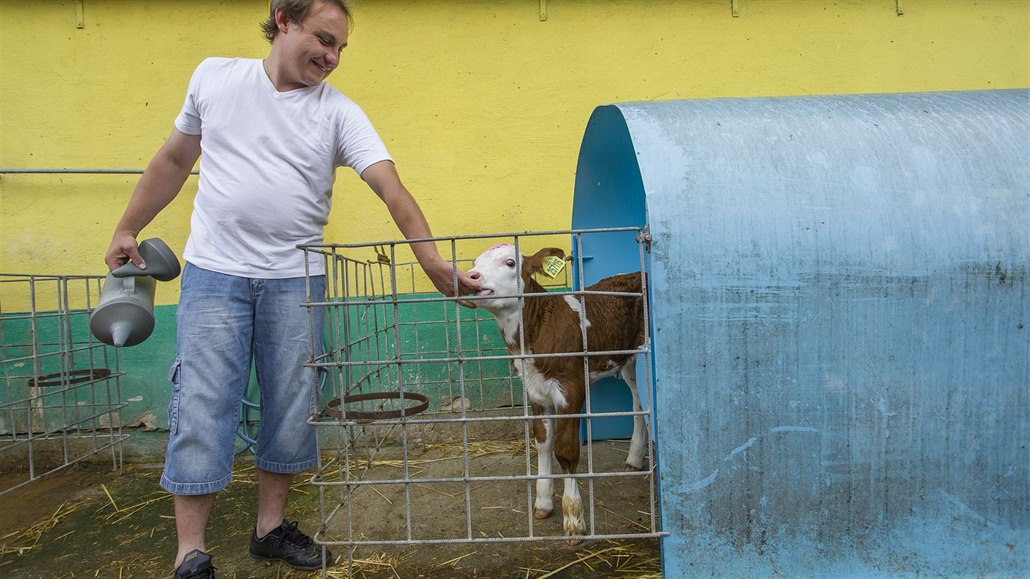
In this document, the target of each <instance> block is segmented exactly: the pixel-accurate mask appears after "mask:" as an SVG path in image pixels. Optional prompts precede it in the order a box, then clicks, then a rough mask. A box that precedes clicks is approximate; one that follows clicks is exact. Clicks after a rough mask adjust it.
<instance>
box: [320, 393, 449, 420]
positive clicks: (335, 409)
mask: <svg viewBox="0 0 1030 579" xmlns="http://www.w3.org/2000/svg"><path fill="white" fill-rule="evenodd" d="M400 399H403V400H405V401H408V400H413V401H418V402H419V403H418V404H416V405H414V406H409V407H407V408H398V409H397V410H372V411H369V410H347V411H346V416H344V414H345V413H343V412H340V408H339V407H340V402H341V400H340V398H335V399H333V400H330V401H329V403H328V404H326V405H325V408H323V409H322V414H326V415H329V416H332V417H333V418H336V419H337V420H339V419H343V418H346V419H347V420H354V421H355V422H372V421H373V420H386V419H388V418H404V417H409V416H414V415H416V414H418V413H419V412H422V411H424V410H425V409H426V408H429V398H427V397H426V396H425V395H423V394H418V393H416V392H403V393H402V392H369V393H367V394H350V395H347V396H344V397H343V404H354V403H357V402H368V401H372V400H400Z"/></svg>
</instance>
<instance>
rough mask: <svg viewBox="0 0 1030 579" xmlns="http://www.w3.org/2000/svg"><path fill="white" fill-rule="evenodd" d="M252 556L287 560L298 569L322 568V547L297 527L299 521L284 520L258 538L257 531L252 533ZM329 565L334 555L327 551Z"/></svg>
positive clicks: (259, 558) (261, 558)
mask: <svg viewBox="0 0 1030 579" xmlns="http://www.w3.org/2000/svg"><path fill="white" fill-rule="evenodd" d="M250 556H251V558H253V559H258V560H272V559H278V560H282V561H286V564H288V565H289V566H290V567H293V568H294V569H296V570H298V571H314V570H316V569H321V568H322V548H321V547H319V546H317V545H315V542H314V541H312V540H311V537H309V536H307V535H305V534H304V533H301V532H300V530H299V529H297V521H294V522H292V523H287V522H286V521H283V524H282V525H279V528H277V529H273V530H272V532H270V533H268V534H267V535H265V536H264V537H263V538H261V539H258V538H257V531H255V532H254V533H252V534H251V535H250ZM325 557H326V560H327V561H328V563H327V565H331V564H332V561H333V555H332V553H330V552H329V550H328V549H326V551H325Z"/></svg>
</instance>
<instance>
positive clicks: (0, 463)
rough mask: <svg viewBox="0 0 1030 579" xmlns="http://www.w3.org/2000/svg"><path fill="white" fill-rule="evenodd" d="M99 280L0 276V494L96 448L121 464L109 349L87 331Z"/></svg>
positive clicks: (114, 367) (114, 364)
mask: <svg viewBox="0 0 1030 579" xmlns="http://www.w3.org/2000/svg"><path fill="white" fill-rule="evenodd" d="M103 279H104V278H103V277H93V276H46V275H22V274H0V380H2V383H3V387H2V389H0V495H2V494H5V493H7V492H9V491H12V490H14V489H16V488H19V487H21V486H24V485H26V484H29V483H31V482H33V481H35V480H37V479H38V478H40V477H42V476H44V475H47V474H50V473H54V472H57V471H59V470H62V469H64V468H66V467H68V466H70V465H72V464H75V463H76V462H79V461H81V460H83V459H85V458H88V457H92V456H94V455H99V454H101V453H109V454H110V456H111V461H112V464H113V467H114V468H116V469H118V468H121V464H122V442H123V441H124V440H125V438H126V437H127V436H126V435H123V434H122V429H121V420H120V412H119V411H120V409H121V408H122V407H124V406H125V404H124V403H123V402H122V401H121V392H120V384H119V377H120V376H121V375H122V373H121V372H120V371H119V369H118V358H117V350H116V349H114V348H111V347H108V346H106V345H105V344H103V343H101V342H99V341H97V340H96V338H94V337H93V336H92V335H91V334H90V332H89V314H90V313H91V312H92V311H93V308H94V307H95V305H96V302H97V301H99V297H100V287H101V282H102V281H103Z"/></svg>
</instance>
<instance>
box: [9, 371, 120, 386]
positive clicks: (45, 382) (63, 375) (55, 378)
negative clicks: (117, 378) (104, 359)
mask: <svg viewBox="0 0 1030 579" xmlns="http://www.w3.org/2000/svg"><path fill="white" fill-rule="evenodd" d="M110 376H111V371H110V370H108V369H107V368H94V369H92V370H72V371H71V372H54V373H53V374H44V375H42V376H38V377H36V378H29V387H30V388H35V387H37V386H38V387H40V388H46V387H47V386H64V385H66V384H79V383H82V382H89V381H91V380H103V379H105V378H109V377H110Z"/></svg>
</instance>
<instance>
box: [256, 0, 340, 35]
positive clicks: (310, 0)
mask: <svg viewBox="0 0 1030 579" xmlns="http://www.w3.org/2000/svg"><path fill="white" fill-rule="evenodd" d="M316 1H317V0H272V1H271V3H269V6H268V20H265V21H264V22H262V23H261V32H263V33H264V34H265V39H267V40H268V42H272V41H273V40H275V36H276V35H277V34H279V25H278V24H276V23H275V11H276V10H282V11H283V12H284V13H285V14H286V17H287V18H288V19H289V20H290V22H295V23H299V22H301V21H302V20H304V18H305V17H306V16H307V15H308V12H310V11H311V6H312V5H313V4H314V3H315V2H316ZM322 1H323V2H326V3H327V4H332V5H334V6H336V7H337V8H339V9H340V10H343V13H344V14H345V15H346V16H347V22H348V26H349V25H350V23H353V22H354V17H353V16H351V13H350V7H349V6H347V3H346V2H345V1H344V0H322Z"/></svg>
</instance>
